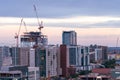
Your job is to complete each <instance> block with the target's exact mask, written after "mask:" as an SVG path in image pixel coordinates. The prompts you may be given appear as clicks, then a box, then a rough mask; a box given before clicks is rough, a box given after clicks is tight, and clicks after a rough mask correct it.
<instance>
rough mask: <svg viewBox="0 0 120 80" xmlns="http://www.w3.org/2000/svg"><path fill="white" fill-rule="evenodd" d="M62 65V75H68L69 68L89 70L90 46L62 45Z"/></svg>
mask: <svg viewBox="0 0 120 80" xmlns="http://www.w3.org/2000/svg"><path fill="white" fill-rule="evenodd" d="M60 61H61V62H60V66H61V68H62V75H63V76H64V77H67V76H68V75H69V72H68V71H69V69H71V68H72V69H73V71H74V69H76V71H80V70H88V69H89V66H90V58H89V47H86V46H78V45H77V46H67V45H60Z"/></svg>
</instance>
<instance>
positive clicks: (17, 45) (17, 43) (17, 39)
mask: <svg viewBox="0 0 120 80" xmlns="http://www.w3.org/2000/svg"><path fill="white" fill-rule="evenodd" d="M22 23H23V24H24V26H25V30H26V32H27V27H26V24H25V22H24V21H23V18H22V19H21V22H20V26H19V30H18V33H15V39H16V47H19V35H20V31H21V26H22Z"/></svg>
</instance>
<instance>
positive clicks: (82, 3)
mask: <svg viewBox="0 0 120 80" xmlns="http://www.w3.org/2000/svg"><path fill="white" fill-rule="evenodd" d="M33 4H35V5H36V6H37V10H38V14H39V17H44V18H45V17H46V18H51V17H54V18H57V17H67V16H68V17H69V16H76V15H78V16H79V15H83V16H106V15H107V16H120V10H119V9H120V5H119V4H120V0H1V1H0V10H1V11H0V16H5V17H6V16H7V17H34V11H33Z"/></svg>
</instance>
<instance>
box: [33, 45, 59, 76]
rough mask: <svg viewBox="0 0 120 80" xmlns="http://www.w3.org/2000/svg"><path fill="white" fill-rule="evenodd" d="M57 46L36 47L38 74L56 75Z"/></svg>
mask: <svg viewBox="0 0 120 80" xmlns="http://www.w3.org/2000/svg"><path fill="white" fill-rule="evenodd" d="M57 51H58V46H55V45H48V46H46V47H43V48H37V49H36V58H35V62H36V66H37V67H39V68H40V76H41V77H48V76H51V77H52V76H57V68H58V66H57V64H58V63H57V53H58V52H57Z"/></svg>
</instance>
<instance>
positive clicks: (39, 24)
mask: <svg viewBox="0 0 120 80" xmlns="http://www.w3.org/2000/svg"><path fill="white" fill-rule="evenodd" d="M33 7H34V11H35V14H36V17H37V22H38V26H39V28H38V29H39V30H40V32H41V29H42V28H43V21H41V23H40V21H39V17H38V13H37V9H36V6H35V5H33Z"/></svg>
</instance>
